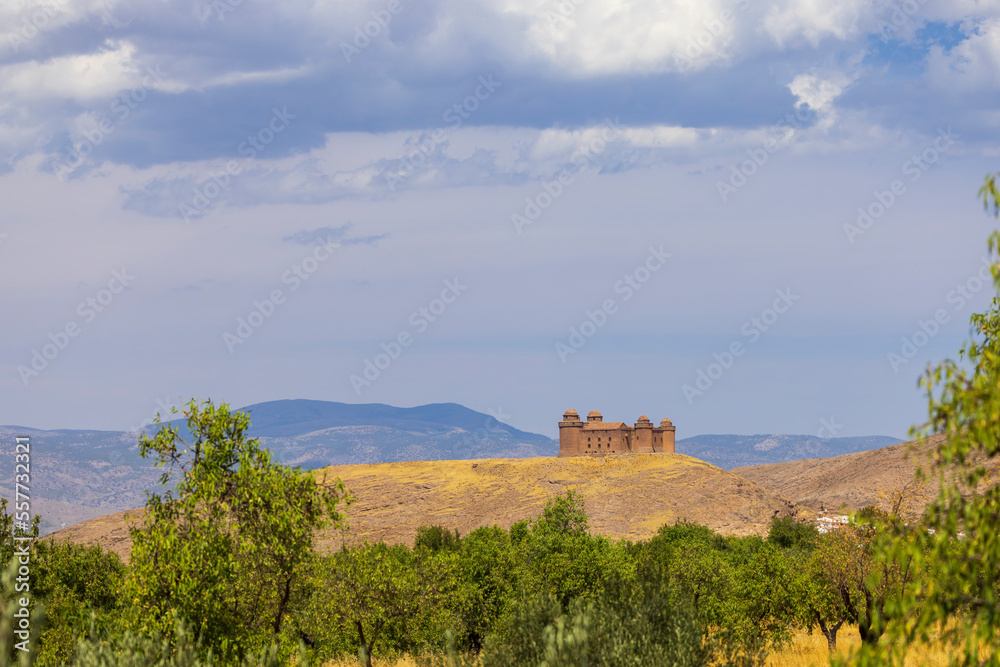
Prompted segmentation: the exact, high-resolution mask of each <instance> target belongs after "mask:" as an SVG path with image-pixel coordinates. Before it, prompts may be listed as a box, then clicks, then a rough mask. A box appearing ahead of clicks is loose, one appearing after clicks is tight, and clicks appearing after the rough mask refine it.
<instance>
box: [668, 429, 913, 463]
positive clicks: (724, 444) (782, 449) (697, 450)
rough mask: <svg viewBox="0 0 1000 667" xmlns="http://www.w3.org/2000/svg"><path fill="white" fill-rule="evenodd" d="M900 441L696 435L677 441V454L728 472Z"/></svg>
mask: <svg viewBox="0 0 1000 667" xmlns="http://www.w3.org/2000/svg"><path fill="white" fill-rule="evenodd" d="M898 442H901V441H900V440H899V439H898V438H892V437H889V436H885V435H868V436H858V437H846V438H817V437H815V436H811V435H784V434H781V435H774V434H758V435H696V436H694V437H691V438H684V439H683V440H678V441H677V451H678V452H679V453H681V454H687V455H688V456H693V457H695V458H697V459H701V460H702V461H708V462H709V463H712V464H714V465H717V466H719V467H720V468H723V469H725V470H732V469H734V468H737V467H743V466H761V465H767V464H770V463H784V462H786V461H798V460H801V459H817V458H826V457H831V456H840V455H842V454H851V453H854V452H862V451H868V450H872V449H878V448H879V447H886V446H888V445H893V444H896V443H898Z"/></svg>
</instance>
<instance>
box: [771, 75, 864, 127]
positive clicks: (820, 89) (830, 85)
mask: <svg viewBox="0 0 1000 667" xmlns="http://www.w3.org/2000/svg"><path fill="white" fill-rule="evenodd" d="M856 78H857V76H856V75H853V76H852V75H849V74H847V73H844V72H836V71H830V72H818V71H813V72H809V73H805V74H799V75H798V76H796V77H795V78H794V79H792V82H791V83H790V84H788V89H789V90H790V91H791V92H792V94H793V95H795V97H796V98H798V99H797V101H796V102H795V106H796V107H801V106H803V105H809V108H810V109H812V110H813V111H815V112H816V115H817V116H818V118H819V122H818V123H817V128H818V129H820V130H827V129H829V128H830V127H832V126H833V124H834V123H835V122H836V120H837V111H836V109H835V108H834V106H833V102H834V100H836V99H837V98H838V97H839V96H840V94H841V93H843V92H844V89H846V88H847V87H848V86H849V85H851V83H853V82H854V80H855V79H856Z"/></svg>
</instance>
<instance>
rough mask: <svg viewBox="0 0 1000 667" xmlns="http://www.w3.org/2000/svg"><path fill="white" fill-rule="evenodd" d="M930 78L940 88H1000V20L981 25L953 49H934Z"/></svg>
mask: <svg viewBox="0 0 1000 667" xmlns="http://www.w3.org/2000/svg"><path fill="white" fill-rule="evenodd" d="M927 79H928V81H929V82H930V83H931V84H932V85H933V86H934V87H936V88H939V89H945V90H952V91H961V92H975V91H977V90H978V91H983V92H985V91H987V90H995V89H996V88H997V86H998V85H1000V19H997V18H994V19H988V20H985V21H983V22H981V23H979V24H978V25H977V26H976V28H975V33H974V34H972V35H970V36H969V38H968V39H966V40H965V41H963V42H961V43H960V44H958V45H957V46H955V47H954V48H952V49H951V50H948V51H946V50H944V49H943V48H941V47H940V46H935V47H933V48H932V49H931V52H930V55H929V56H928V58H927Z"/></svg>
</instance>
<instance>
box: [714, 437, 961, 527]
mask: <svg viewBox="0 0 1000 667" xmlns="http://www.w3.org/2000/svg"><path fill="white" fill-rule="evenodd" d="M940 441H941V437H940V436H935V437H933V438H930V439H928V440H927V441H926V442H924V443H923V444H921V443H919V442H918V441H916V440H911V441H909V442H901V443H899V444H897V445H890V446H889V447H883V448H882V449H875V450H872V451H869V452H858V453H856V454H844V455H843V456H835V457H832V458H828V459H804V460H802V461H789V462H788V463H772V464H770V465H763V466H747V467H745V468H734V469H733V471H732V472H733V473H735V474H737V475H740V476H741V477H745V478H746V479H749V480H751V481H754V482H757V483H758V484H760V485H762V486H766V487H768V488H770V489H773V490H774V491H775V492H777V493H778V494H780V495H782V496H784V497H786V498H788V499H790V500H791V501H793V502H794V503H796V504H798V505H801V506H803V507H807V508H809V509H812V510H820V509H824V508H825V509H826V510H827V511H837V510H839V509H842V508H843V509H846V510H857V509H860V508H862V507H864V506H865V505H871V504H874V503H876V502H877V501H878V494H879V491H880V490H881V491H891V490H892V489H894V488H898V487H902V486H903V485H905V484H907V483H908V482H911V481H912V480H913V479H914V475H915V473H916V470H917V467H918V466H924V467H926V466H927V464H928V459H927V453H928V451H930V450H931V449H933V448H934V447H936V446H937V444H938V443H939V442H940ZM936 491H937V485H936V484H935V483H934V482H933V480H931V481H929V482H928V483H927V485H926V488H925V489H924V492H925V493H935V492H936Z"/></svg>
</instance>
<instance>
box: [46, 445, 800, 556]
mask: <svg viewBox="0 0 1000 667" xmlns="http://www.w3.org/2000/svg"><path fill="white" fill-rule="evenodd" d="M323 473H326V474H327V475H328V476H329V477H330V478H333V477H339V478H340V479H342V480H343V481H344V483H345V484H346V485H347V488H348V489H349V490H350V491H351V493H353V494H354V497H355V502H354V504H353V505H351V507H350V509H349V510H348V511H347V516H348V521H349V525H350V530H349V531H348V532H347V533H346V535H342V534H340V533H339V532H338V531H335V530H327V531H325V532H324V533H323V534H322V535H320V539H319V547H320V550H330V549H335V548H337V547H339V546H340V544H341V542H342V540H344V539H346V540H347V541H348V543H355V542H357V541H359V540H364V539H368V540H371V541H378V540H385V541H386V542H389V543H400V542H402V543H411V542H412V540H413V536H414V533H415V532H416V530H417V528H418V527H419V526H421V525H425V524H440V525H443V526H446V527H447V528H449V529H457V530H458V531H460V532H461V533H462V534H463V535H464V534H467V533H468V532H470V531H471V530H473V529H475V528H477V527H479V526H490V525H494V524H496V525H499V526H503V527H509V526H510V525H511V524H513V523H515V522H517V521H520V520H522V519H527V518H530V517H534V516H537V515H538V514H540V513H541V511H542V508H543V507H544V506H545V503H546V501H547V500H549V499H550V498H553V497H555V496H557V495H559V494H561V493H564V492H565V491H566V490H568V489H573V490H574V491H576V492H577V493H578V494H580V496H581V497H582V498H583V501H584V504H585V507H586V510H587V513H588V514H589V515H590V526H591V530H592V531H593V532H595V533H597V534H601V535H606V536H608V537H610V538H614V539H623V538H624V539H630V540H640V539H646V538H649V537H651V536H652V535H653V534H654V533H655V532H656V530H657V529H658V528H659V527H660V526H662V525H663V524H666V523H674V522H676V521H677V520H679V519H688V520H690V521H697V522H700V523H704V524H706V525H708V526H709V527H711V528H713V529H714V530H717V531H719V532H721V533H723V534H728V535H748V534H763V533H765V532H766V531H767V528H768V526H769V524H770V521H771V517H773V516H775V515H776V514H782V515H784V514H793V513H795V512H796V511H797V507H796V506H795V505H794V504H793V503H791V502H790V501H788V500H786V499H785V498H783V497H781V496H780V495H778V494H777V493H776V492H774V491H772V490H770V489H767V488H765V487H763V486H761V485H759V484H756V483H754V482H751V481H749V480H746V479H744V478H742V477H739V476H737V475H734V474H732V473H730V472H726V471H724V470H722V469H721V468H717V467H715V466H713V465H710V464H708V463H705V462H704V461H700V460H698V459H695V458H692V457H690V456H685V455H683V454H626V455H618V456H608V457H605V458H590V457H571V458H562V459H560V458H549V457H539V458H529V459H484V460H478V461H475V460H473V461H414V462H403V463H379V464H370V465H342V466H331V467H328V468H324V469H321V470H318V471H317V474H319V475H322V474H323ZM126 514H130V515H133V516H139V515H140V514H141V512H139V511H132V512H128V513H126V512H120V513H117V514H112V515H109V516H106V517H100V518H98V519H92V520H90V521H84V522H82V523H79V524H77V525H74V526H70V527H68V528H64V529H63V530H60V531H57V532H56V533H54V534H53V535H54V537H55V538H56V539H59V540H69V541H73V542H81V543H97V544H101V545H103V546H105V547H107V548H110V549H112V550H114V551H116V552H117V553H119V554H120V555H122V556H123V557H127V555H128V552H129V549H130V548H131V545H130V542H129V540H128V531H127V526H126V525H125V520H124V519H125V515H126Z"/></svg>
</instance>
